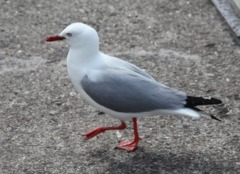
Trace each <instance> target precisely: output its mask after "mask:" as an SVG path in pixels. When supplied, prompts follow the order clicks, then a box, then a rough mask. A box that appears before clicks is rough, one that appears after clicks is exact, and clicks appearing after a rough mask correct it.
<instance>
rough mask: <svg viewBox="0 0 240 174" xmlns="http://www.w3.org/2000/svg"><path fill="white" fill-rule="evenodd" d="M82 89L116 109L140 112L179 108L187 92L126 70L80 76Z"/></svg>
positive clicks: (98, 101)
mask: <svg viewBox="0 0 240 174" xmlns="http://www.w3.org/2000/svg"><path fill="white" fill-rule="evenodd" d="M81 85H82V88H83V90H85V92H86V93H87V94H88V95H89V96H90V97H91V98H92V99H93V100H95V101H96V102H97V103H98V104H100V105H102V106H104V107H106V108H109V109H111V110H114V111H117V112H124V113H138V112H147V111H152V110H158V109H179V108H182V107H183V106H184V104H185V100H186V94H185V93H183V92H179V91H176V90H174V89H171V88H168V87H166V86H164V85H161V84H159V83H157V82H156V81H154V80H151V79H149V78H147V77H144V76H142V75H139V74H138V73H135V72H132V71H130V72H128V71H125V70H119V69H118V70H104V73H103V72H101V78H98V80H91V78H90V77H89V76H87V75H86V76H85V77H84V78H83V79H82V80H81Z"/></svg>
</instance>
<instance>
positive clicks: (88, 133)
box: [83, 121, 127, 140]
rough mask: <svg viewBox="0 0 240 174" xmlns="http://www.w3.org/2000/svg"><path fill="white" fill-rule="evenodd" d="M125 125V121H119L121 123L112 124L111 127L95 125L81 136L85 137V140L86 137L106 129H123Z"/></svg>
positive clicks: (89, 137)
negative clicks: (117, 124)
mask: <svg viewBox="0 0 240 174" xmlns="http://www.w3.org/2000/svg"><path fill="white" fill-rule="evenodd" d="M126 127H127V126H126V123H125V122H123V121H121V125H119V126H113V127H97V128H96V129H93V130H91V131H89V132H87V133H85V134H83V136H85V137H86V140H88V139H91V138H93V137H95V136H96V135H98V134H100V133H103V132H105V131H107V130H123V129H125V128H126Z"/></svg>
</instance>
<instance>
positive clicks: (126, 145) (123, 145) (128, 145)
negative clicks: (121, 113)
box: [117, 118, 140, 152]
mask: <svg viewBox="0 0 240 174" xmlns="http://www.w3.org/2000/svg"><path fill="white" fill-rule="evenodd" d="M132 121H133V128H134V140H133V141H121V142H120V144H119V145H118V146H117V148H119V149H124V150H127V151H129V152H132V151H134V150H136V148H137V145H138V142H139V140H140V138H139V135H138V127H137V119H136V118H133V119H132Z"/></svg>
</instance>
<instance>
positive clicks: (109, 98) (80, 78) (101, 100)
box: [46, 22, 222, 152]
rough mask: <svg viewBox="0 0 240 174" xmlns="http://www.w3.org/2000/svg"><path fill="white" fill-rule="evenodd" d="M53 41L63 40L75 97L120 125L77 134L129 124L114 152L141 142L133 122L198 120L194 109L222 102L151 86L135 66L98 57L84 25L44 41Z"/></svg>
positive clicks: (153, 83)
mask: <svg viewBox="0 0 240 174" xmlns="http://www.w3.org/2000/svg"><path fill="white" fill-rule="evenodd" d="M53 41H66V42H67V44H68V45H69V47H70V48H69V52H68V55H67V70H68V74H69V77H70V79H71V81H72V83H73V85H74V87H75V89H76V90H77V91H78V92H79V93H80V95H81V96H82V97H83V98H84V99H85V100H86V101H88V102H89V103H90V104H91V105H92V106H94V107H95V108H97V109H98V110H99V111H101V112H103V113H106V114H109V115H110V116H112V117H113V118H116V119H119V120H120V121H121V124H120V125H117V126H111V127H97V128H96V129H93V130H91V131H89V132H87V133H85V134H83V136H84V137H85V138H86V139H87V140H88V139H91V138H93V137H95V136H96V135H98V134H100V133H103V132H105V131H108V130H123V129H125V128H126V127H127V126H126V123H125V122H126V121H129V120H132V122H133V129H134V139H133V140H131V141H130V140H128V141H126V140H124V141H121V142H120V144H119V145H118V146H117V147H116V148H119V149H124V150H126V151H130V152H131V151H134V150H136V148H137V146H138V143H139V141H140V139H141V138H140V137H139V134H138V126H137V119H138V118H141V117H148V116H151V115H158V114H172V115H185V116H190V117H192V118H199V117H200V116H201V115H203V111H202V110H200V109H199V108H197V107H196V106H199V105H213V104H221V103H222V101H221V100H219V99H216V98H205V97H193V96H188V95H187V94H186V93H185V92H182V91H179V90H176V89H173V88H170V87H168V86H166V85H164V84H161V83H159V82H157V81H156V80H155V79H154V78H153V77H152V76H151V75H149V74H148V73H147V72H146V71H144V70H143V69H141V68H139V67H137V66H136V65H134V64H132V63H129V62H127V61H124V60H122V59H119V58H117V57H113V56H109V55H107V54H104V53H103V52H101V51H100V50H99V37H98V33H97V32H96V30H95V29H94V28H92V27H90V26H88V25H86V24H84V23H80V22H77V23H72V24H70V25H69V26H67V27H66V28H65V29H64V30H63V31H62V32H60V34H58V35H53V36H50V37H47V38H46V42H53ZM209 116H211V118H213V119H216V120H219V119H218V118H216V117H215V116H213V115H209ZM219 121H220V120H219Z"/></svg>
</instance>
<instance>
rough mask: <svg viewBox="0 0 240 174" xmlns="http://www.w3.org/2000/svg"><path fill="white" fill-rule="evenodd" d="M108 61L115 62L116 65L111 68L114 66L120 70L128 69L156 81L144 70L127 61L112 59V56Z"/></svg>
mask: <svg viewBox="0 0 240 174" xmlns="http://www.w3.org/2000/svg"><path fill="white" fill-rule="evenodd" d="M108 59H111V60H112V62H114V65H113V64H111V65H110V66H111V67H112V66H116V68H119V67H122V68H123V67H125V68H127V69H129V70H132V71H134V72H136V73H138V74H140V75H142V76H144V77H147V78H149V79H152V80H154V81H155V79H154V78H153V77H152V76H151V75H150V74H148V73H147V72H146V71H144V70H143V69H141V68H139V67H137V66H136V65H134V64H132V63H130V62H127V61H125V60H123V59H119V58H117V57H111V56H108ZM112 62H111V63H112Z"/></svg>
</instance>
